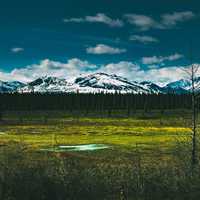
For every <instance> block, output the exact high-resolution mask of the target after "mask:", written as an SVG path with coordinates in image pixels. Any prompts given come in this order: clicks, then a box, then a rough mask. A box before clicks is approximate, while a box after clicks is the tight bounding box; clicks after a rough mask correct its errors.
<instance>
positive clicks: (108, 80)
mask: <svg viewBox="0 0 200 200" xmlns="http://www.w3.org/2000/svg"><path fill="white" fill-rule="evenodd" d="M195 82H196V83H195V84H196V85H197V84H199V83H200V78H197V79H196V81H195ZM190 88H191V83H190V82H189V81H187V80H184V79H181V80H179V81H175V82H172V83H169V84H167V85H166V86H164V87H160V86H158V85H156V84H155V83H152V82H149V81H143V82H136V81H129V80H128V79H126V78H123V77H120V76H117V75H109V74H106V73H94V74H89V75H85V76H79V77H77V78H75V79H73V80H66V79H62V78H57V77H48V76H45V77H41V78H38V79H36V80H34V81H32V82H29V83H27V84H24V83H21V82H18V81H14V82H2V81H0V92H1V93H12V92H19V93H30V92H36V93H46V92H48V93H115V92H118V93H134V94H141V93H145V94H152V93H153V94H155V93H156V94H158V93H177V94H182V93H187V92H188V91H189V90H190Z"/></svg>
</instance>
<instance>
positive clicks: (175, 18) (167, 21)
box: [124, 11, 195, 31]
mask: <svg viewBox="0 0 200 200" xmlns="http://www.w3.org/2000/svg"><path fill="white" fill-rule="evenodd" d="M124 17H125V18H126V19H127V21H128V22H129V23H130V24H132V25H134V26H136V27H137V28H138V29H139V30H141V31H147V30H149V29H153V28H154V29H168V28H172V27H173V26H176V25H177V23H179V22H184V21H188V20H190V19H192V18H194V17H195V14H194V13H193V12H192V11H184V12H174V13H166V14H163V15H161V16H160V19H159V20H155V19H154V18H152V17H151V16H147V15H138V14H126V15H124Z"/></svg>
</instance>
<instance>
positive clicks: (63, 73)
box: [0, 57, 187, 85]
mask: <svg viewBox="0 0 200 200" xmlns="http://www.w3.org/2000/svg"><path fill="white" fill-rule="evenodd" d="M168 59H174V58H173V57H168ZM185 68H186V67H179V66H170V67H162V68H149V69H148V70H144V69H142V68H141V67H140V65H138V64H136V63H133V62H127V61H121V62H118V63H109V64H106V65H101V66H97V65H95V64H92V63H90V62H88V61H84V60H80V59H78V58H73V59H69V60H68V61H67V62H66V63H62V62H58V61H53V60H49V59H45V60H42V61H41V62H40V63H38V64H33V65H28V66H25V67H22V68H16V69H13V70H12V71H11V72H3V71H0V80H2V81H13V80H18V81H22V82H29V81H32V80H34V79H36V78H38V77H41V76H46V75H47V76H55V77H61V78H66V79H68V80H69V79H73V78H75V77H77V76H79V75H80V74H88V73H96V72H105V73H108V74H116V75H119V76H123V77H126V78H128V79H129V80H134V81H144V80H147V81H152V82H155V83H157V84H160V85H164V84H166V83H168V82H171V81H176V80H178V79H181V78H184V77H187V74H186V73H185V70H184V69H185Z"/></svg>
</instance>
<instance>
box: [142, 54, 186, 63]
mask: <svg viewBox="0 0 200 200" xmlns="http://www.w3.org/2000/svg"><path fill="white" fill-rule="evenodd" d="M180 58H183V55H181V54H178V53H175V54H173V55H169V56H152V57H143V58H142V63H143V64H145V65H153V64H161V63H162V62H164V61H174V60H178V59H180Z"/></svg>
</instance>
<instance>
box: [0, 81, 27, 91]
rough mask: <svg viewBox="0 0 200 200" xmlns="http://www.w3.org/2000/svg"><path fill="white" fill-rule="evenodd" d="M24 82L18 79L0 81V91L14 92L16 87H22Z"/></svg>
mask: <svg viewBox="0 0 200 200" xmlns="http://www.w3.org/2000/svg"><path fill="white" fill-rule="evenodd" d="M24 86H25V84H24V83H21V82H19V81H12V82H3V81H0V92H1V93H3V92H15V91H16V90H17V89H19V88H22V87H24Z"/></svg>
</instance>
